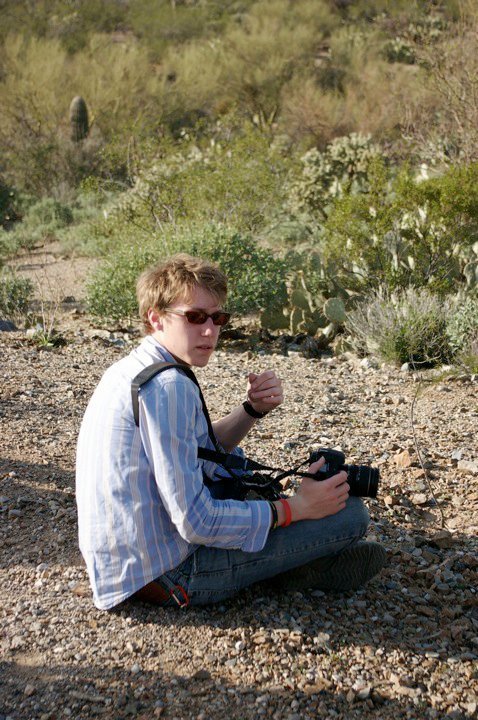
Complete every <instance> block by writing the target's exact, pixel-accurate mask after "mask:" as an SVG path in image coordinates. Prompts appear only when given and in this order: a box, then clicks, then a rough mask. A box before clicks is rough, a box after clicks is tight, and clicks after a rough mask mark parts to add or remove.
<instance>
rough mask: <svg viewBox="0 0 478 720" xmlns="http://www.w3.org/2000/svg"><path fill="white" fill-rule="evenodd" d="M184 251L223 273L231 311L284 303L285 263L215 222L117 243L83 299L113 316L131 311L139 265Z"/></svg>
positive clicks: (134, 306)
mask: <svg viewBox="0 0 478 720" xmlns="http://www.w3.org/2000/svg"><path fill="white" fill-rule="evenodd" d="M176 252H187V253H190V254H191V255H197V256H200V257H204V258H207V259H209V260H212V261H213V262H216V263H217V264H218V265H219V266H220V267H221V269H222V270H223V271H224V272H225V273H226V275H227V277H228V279H229V292H228V307H229V308H230V310H231V311H232V312H234V313H238V314H243V313H249V312H254V311H259V310H260V309H261V308H263V307H266V306H267V307H282V306H283V305H285V303H286V298H287V292H286V286H285V273H286V266H285V263H284V262H283V261H281V260H280V259H277V258H275V257H274V256H273V254H272V253H271V252H270V251H268V250H265V249H261V248H258V247H257V246H256V244H255V243H254V240H253V239H252V237H250V236H247V235H241V234H239V233H238V232H235V231H233V230H229V229H227V228H223V227H221V226H206V227H201V228H193V227H192V228H182V229H181V230H178V231H176V232H174V233H173V232H171V233H170V234H169V235H163V236H161V237H157V238H155V239H154V240H152V241H150V242H149V243H146V242H139V243H138V244H134V245H133V244H129V245H123V246H122V247H121V248H119V249H118V250H117V251H116V252H115V253H114V254H113V255H111V256H110V257H108V259H107V260H105V261H104V262H103V264H102V265H101V266H100V267H99V268H98V269H97V270H96V271H95V273H94V274H93V276H92V278H91V280H90V282H89V284H88V291H87V294H88V305H89V309H90V311H91V312H92V313H93V314H95V315H100V316H105V317H110V318H114V319H119V318H123V317H132V316H135V315H136V313H137V303H136V296H135V284H136V280H137V278H138V275H139V274H140V272H141V271H142V270H144V268H145V267H147V266H148V265H151V264H153V263H156V262H159V261H160V260H161V259H164V258H165V257H167V256H169V255H171V254H173V253H176Z"/></svg>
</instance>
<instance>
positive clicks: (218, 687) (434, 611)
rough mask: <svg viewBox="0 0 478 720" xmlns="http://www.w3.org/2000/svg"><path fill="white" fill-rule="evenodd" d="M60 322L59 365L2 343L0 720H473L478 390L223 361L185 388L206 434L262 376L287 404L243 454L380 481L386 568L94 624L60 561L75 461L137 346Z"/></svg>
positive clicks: (71, 557)
mask: <svg viewBox="0 0 478 720" xmlns="http://www.w3.org/2000/svg"><path fill="white" fill-rule="evenodd" d="M61 323H62V324H61V329H62V332H63V335H64V337H65V339H66V340H67V343H66V345H64V346H63V347H59V348H57V349H50V350H48V349H41V348H38V347H37V346H36V345H35V344H34V343H33V342H32V340H31V339H28V338H27V337H26V336H25V333H23V332H3V333H0V345H1V353H2V365H1V369H0V377H1V383H2V401H1V406H0V431H1V438H2V450H1V453H0V561H1V562H0V583H1V593H2V599H3V602H2V607H1V609H0V616H1V634H0V680H1V684H0V720H5V719H6V718H11V720H16V719H17V718H22V719H24V718H25V719H26V718H32V719H33V718H34V719H35V720H54V719H56V718H58V719H59V718H75V719H76V718H78V719H80V718H85V719H86V718H92V717H96V716H100V717H104V718H115V719H119V718H130V717H135V718H144V719H146V718H148V720H149V719H150V718H159V717H161V718H170V719H171V720H172V719H173V718H178V719H179V720H185V719H186V718H194V719H196V720H225V719H226V718H228V719H229V718H237V720H246V719H248V718H251V719H252V718H262V717H264V718H273V719H274V720H279V719H280V720H295V719H300V720H302V719H303V718H317V717H320V718H330V719H332V718H333V719H334V720H335V719H339V718H344V719H345V718H347V720H348V719H349V718H362V717H364V718H365V717H366V718H381V719H382V718H394V720H396V719H397V718H436V719H439V720H442V719H443V718H446V719H450V720H451V719H452V718H454V719H457V720H458V719H465V718H467V719H468V718H474V717H477V695H478V693H477V690H478V662H477V661H478V611H477V577H478V570H477V568H478V560H477V553H476V550H477V540H476V532H477V529H478V485H477V483H478V480H477V463H478V447H477V440H476V435H477V424H478V423H477V420H478V410H477V402H476V400H477V394H478V392H477V390H478V386H477V383H476V379H474V378H469V377H461V378H460V377H458V378H456V377H455V378H451V377H446V376H444V377H442V378H440V377H439V376H437V374H436V373H435V374H434V373H431V372H424V373H421V374H420V376H419V377H418V376H416V375H415V374H414V373H413V372H410V371H409V370H406V369H404V370H402V371H401V370H400V369H395V368H391V367H387V366H384V367H380V366H377V364H376V363H374V362H363V361H359V360H358V359H355V358H353V357H348V356H345V357H342V358H341V359H336V358H330V357H325V358H322V359H307V358H304V357H302V356H301V355H300V353H298V352H293V353H291V354H290V356H285V355H282V354H271V351H272V350H274V347H275V346H274V343H273V342H272V341H271V340H270V338H269V339H268V338H265V337H264V336H263V337H262V341H260V338H259V336H257V337H256V342H255V343H253V345H254V347H255V351H254V352H252V351H251V350H249V349H248V348H249V347H251V341H250V340H249V341H238V340H236V341H233V340H231V341H229V342H228V343H227V344H224V346H223V347H222V348H221V349H220V350H219V351H218V353H217V355H216V357H215V358H214V359H213V361H211V363H210V365H209V367H208V368H206V369H203V370H200V371H198V377H199V380H200V382H201V385H202V388H203V391H204V394H205V396H206V400H207V402H208V406H209V408H210V411H211V415H212V416H213V417H214V416H217V415H220V414H221V413H223V412H226V411H227V410H228V409H229V408H231V407H232V406H233V405H234V404H236V403H238V402H240V401H241V400H242V399H243V398H242V395H243V391H244V388H245V378H246V375H247V372H248V370H249V369H254V371H256V372H257V371H260V370H262V369H265V368H268V367H274V368H275V369H276V370H277V371H278V373H279V374H280V375H281V377H282V378H283V380H284V384H285V390H286V402H285V403H284V405H283V406H282V407H281V408H280V409H278V410H277V411H275V412H274V413H272V414H271V415H270V416H269V417H268V418H267V419H265V420H263V421H261V422H260V423H258V424H257V426H256V428H255V429H254V431H253V432H252V433H251V435H250V437H249V438H248V439H247V442H246V443H244V447H245V449H246V451H247V452H248V453H249V454H250V455H251V456H253V457H255V458H256V459H258V460H260V461H262V462H267V463H270V464H276V465H278V466H280V467H290V466H293V465H294V464H298V463H299V462H302V461H303V460H304V459H305V458H306V457H307V456H308V453H309V451H310V449H311V448H313V447H317V446H320V445H326V446H329V447H340V448H341V449H342V450H343V451H344V452H345V453H346V455H347V458H348V461H349V462H352V463H373V464H374V465H376V466H378V467H379V468H380V473H381V485H380V494H379V498H378V499H377V500H367V504H368V507H369V510H370V514H371V517H372V523H371V528H370V533H369V535H370V537H371V538H374V539H376V540H378V541H380V542H382V543H383V544H384V545H385V547H386V548H387V552H388V556H389V559H388V565H387V567H386V568H385V569H384V571H383V572H382V573H381V575H380V576H379V577H378V578H376V579H374V580H373V581H372V582H371V583H370V584H369V585H368V586H366V587H365V588H363V589H361V590H359V591H358V592H356V593H344V594H336V595H332V594H330V595H326V594H324V593H322V592H319V591H315V592H314V591H311V592H293V593H285V594H282V595H279V594H277V593H275V592H273V591H272V590H271V589H269V588H268V587H267V585H266V584H262V585H258V586H256V587H254V588H251V589H249V590H248V591H246V592H244V593H242V594H241V595H240V596H238V597H237V598H235V599H234V600H231V601H229V602H226V603H223V604H221V605H216V606H213V607H210V608H200V609H192V610H187V611H175V610H169V609H168V610H165V609H156V608H152V607H148V606H147V605H143V604H133V603H125V604H124V605H123V606H121V607H120V608H119V609H117V610H116V611H113V612H110V613H105V612H100V611H98V610H96V609H95V608H94V606H93V604H92V601H91V597H90V591H89V587H88V580H87V576H86V573H85V569H84V566H83V562H82V559H81V556H80V554H79V551H78V548H77V540H76V535H77V526H76V506H75V497H74V457H75V442H76V436H77V432H78V428H79V423H80V421H81V417H82V414H83V412H84V409H85V407H86V403H87V401H88V398H89V396H90V394H91V392H92V390H93V388H94V386H95V384H96V383H97V381H98V379H99V377H100V376H101V374H102V372H103V371H104V369H105V368H106V367H107V366H108V365H110V364H111V363H112V362H114V361H115V360H116V359H118V358H120V357H121V356H122V355H124V354H125V353H126V352H128V350H129V348H130V347H132V346H133V345H134V343H136V342H137V337H136V336H135V334H134V333H132V332H129V331H124V330H122V331H116V332H114V333H111V332H110V331H109V330H106V329H104V328H103V329H98V328H94V327H93V326H92V325H91V323H90V322H89V321H88V318H87V317H86V316H84V315H82V313H81V312H80V313H79V312H78V311H75V310H74V309H73V311H72V312H71V313H70V314H68V315H65V316H64V317H62V318H61ZM281 347H283V344H282V346H281ZM417 391H418V394H417ZM412 405H413V427H412V422H411V409H412ZM414 435H415V436H416V440H417V442H418V447H419V456H418V455H417V447H416V443H415V439H414ZM441 514H443V517H444V519H445V527H442V522H441Z"/></svg>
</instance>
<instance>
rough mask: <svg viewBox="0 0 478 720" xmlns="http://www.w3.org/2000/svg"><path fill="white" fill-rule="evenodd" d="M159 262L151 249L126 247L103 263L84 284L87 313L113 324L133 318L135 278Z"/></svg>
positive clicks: (157, 255)
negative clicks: (112, 320)
mask: <svg viewBox="0 0 478 720" xmlns="http://www.w3.org/2000/svg"><path fill="white" fill-rule="evenodd" d="M160 258H161V254H160V253H158V252H155V251H154V249H153V247H151V246H149V247H144V246H142V245H125V246H124V247H122V248H120V249H118V250H117V252H116V253H115V254H114V256H110V257H108V258H107V259H105V260H104V261H103V263H102V264H101V265H100V267H99V268H97V269H96V270H95V271H94V273H93V275H92V276H91V278H90V279H89V281H88V283H87V302H88V309H89V310H90V312H91V313H92V314H93V315H98V316H100V317H106V318H112V319H115V320H118V319H121V318H127V317H133V316H136V315H137V302H136V281H137V279H138V276H139V274H140V273H141V272H142V271H143V270H144V269H145V268H146V267H148V265H151V264H153V263H154V262H157V261H159V260H160Z"/></svg>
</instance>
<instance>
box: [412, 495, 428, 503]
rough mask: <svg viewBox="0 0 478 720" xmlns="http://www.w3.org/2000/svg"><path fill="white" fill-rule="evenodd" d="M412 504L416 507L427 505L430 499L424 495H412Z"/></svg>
mask: <svg viewBox="0 0 478 720" xmlns="http://www.w3.org/2000/svg"><path fill="white" fill-rule="evenodd" d="M412 502H413V503H414V504H415V505H426V503H427V502H428V498H427V496H426V495H425V494H424V493H417V494H416V495H412Z"/></svg>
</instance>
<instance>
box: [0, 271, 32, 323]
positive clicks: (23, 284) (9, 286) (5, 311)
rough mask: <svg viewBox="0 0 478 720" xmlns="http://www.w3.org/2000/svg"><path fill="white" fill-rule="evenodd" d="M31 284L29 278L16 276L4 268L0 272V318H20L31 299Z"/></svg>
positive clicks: (26, 309)
mask: <svg viewBox="0 0 478 720" xmlns="http://www.w3.org/2000/svg"><path fill="white" fill-rule="evenodd" d="M32 293H33V285H32V284H31V282H30V280H27V279H25V278H22V277H18V275H16V274H15V273H14V272H12V271H11V270H6V269H5V268H4V269H3V270H2V272H1V273H0V318H1V319H3V320H17V319H18V318H22V317H23V316H24V315H25V313H26V312H28V308H29V305H30V302H31V299H32Z"/></svg>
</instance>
